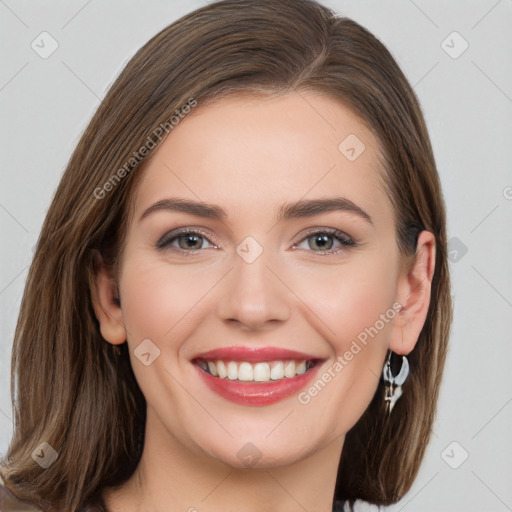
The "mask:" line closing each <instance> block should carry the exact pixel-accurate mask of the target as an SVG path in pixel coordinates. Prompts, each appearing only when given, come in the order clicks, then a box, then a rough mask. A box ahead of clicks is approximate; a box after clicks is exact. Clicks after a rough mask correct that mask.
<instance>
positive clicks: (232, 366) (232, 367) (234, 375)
mask: <svg viewBox="0 0 512 512" xmlns="http://www.w3.org/2000/svg"><path fill="white" fill-rule="evenodd" d="M228 379H229V380H236V379H238V365H237V364H236V363H235V362H233V361H230V362H229V363H228Z"/></svg>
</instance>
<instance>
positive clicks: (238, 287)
mask: <svg viewBox="0 0 512 512" xmlns="http://www.w3.org/2000/svg"><path fill="white" fill-rule="evenodd" d="M272 260H273V258H272V251H271V249H270V248H269V249H265V248H264V247H263V246H262V245H261V244H259V243H258V242H257V241H256V239H255V238H253V237H247V238H246V239H244V240H243V241H242V242H241V243H240V244H239V245H238V246H237V248H236V254H235V255H234V258H233V270H232V271H231V272H230V273H229V275H228V284H227V286H226V288H225V290H224V293H223V296H222V299H221V301H220V303H219V308H218V311H219V315H220V317H221V318H222V319H223V320H227V321H231V322H238V323H240V324H242V325H244V326H245V327H247V328H251V329H255V328H258V327H262V326H264V325H266V324H267V323H269V322H271V321H276V320H280V321H283V320H286V319H287V318H288V316H289V304H288V301H287V297H286V289H285V287H284V286H283V285H282V283H280V282H279V280H278V279H276V277H275V276H274V273H273V272H271V271H270V270H269V268H268V267H270V268H272V266H273V265H272ZM274 266H275V265H274ZM274 272H275V270H274Z"/></svg>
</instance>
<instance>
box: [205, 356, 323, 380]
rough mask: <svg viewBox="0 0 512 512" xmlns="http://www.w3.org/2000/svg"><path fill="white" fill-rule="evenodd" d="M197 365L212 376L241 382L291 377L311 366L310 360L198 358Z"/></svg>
mask: <svg viewBox="0 0 512 512" xmlns="http://www.w3.org/2000/svg"><path fill="white" fill-rule="evenodd" d="M198 365H199V366H200V367H201V368H202V369H203V370H205V371H207V372H208V373H210V374H211V375H213V376H214V377H219V378H221V379H225V378H226V377H227V378H228V379H229V380H239V381H242V382H269V381H271V380H274V381H275V380H281V379H283V378H287V379H291V378H293V377H295V376H297V375H302V374H303V373H305V372H306V371H307V370H308V369H309V368H311V366H313V364H312V362H311V361H304V360H303V361H273V362H260V363H254V364H251V363H248V362H246V361H242V362H240V363H237V362H235V361H229V362H227V363H226V362H224V361H205V360H199V361H198Z"/></svg>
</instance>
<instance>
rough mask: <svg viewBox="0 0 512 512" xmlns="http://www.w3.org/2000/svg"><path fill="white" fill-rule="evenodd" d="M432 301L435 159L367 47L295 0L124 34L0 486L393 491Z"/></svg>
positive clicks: (251, 499)
mask: <svg viewBox="0 0 512 512" xmlns="http://www.w3.org/2000/svg"><path fill="white" fill-rule="evenodd" d="M184 105H193V106H194V109H193V110H192V109H191V108H188V109H184V107H183V106H184ZM176 112H180V113H182V114H183V115H180V120H179V125H178V123H171V126H172V130H171V129H168V130H164V128H163V127H165V126H167V127H169V126H170V125H169V119H172V118H173V116H176ZM143 149H144V151H143ZM134 155H139V156H140V155H142V156H141V157H140V158H138V157H137V158H136V157H134ZM113 176H115V180H114V181H112V177H113ZM106 183H110V184H112V187H108V189H107V187H105V186H104V184H106ZM98 190H100V191H101V192H100V193H99V192H98ZM451 314H452V311H451V299H450V284H449V275H448V267H447V255H446V233H445V210H444V204H443V200H442V193H441V189H440V184H439V178H438V175H437V171H436V167H435V161H434V157H433V154H432V150H431V146H430V142H429V137H428V133H427V130H426V128H425V123H424V121H423V118H422V114H421V110H420V107H419V105H418V102H417V99H416V97H415V95H414V93H413V91H412V89H411V87H410V86H409V84H408V83H407V81H406V79H405V78H404V76H403V74H402V72H401V71H400V69H399V68H398V66H397V64H396V63H395V61H394V60H393V58H392V57H391V55H390V54H389V52H388V51H387V50H386V49H385V48H384V46H383V45H382V44H381V43H380V42H379V41H378V40H377V39H376V38H375V37H374V36H372V35H371V34H370V33H369V32H368V31H366V30H365V29H364V28H363V27H361V26H360V25H358V24H357V23H355V22H354V21H352V20H349V19H347V18H341V17H338V16H336V15H335V14H334V13H332V12H331V11H330V10H328V9H327V8H324V7H323V6H321V5H320V4H318V3H316V2H313V1H310V0H283V1H280V2H275V1H273V0H250V1H249V0H224V1H220V2H216V3H213V4H211V5H209V6H207V7H205V8H203V9H200V10H198V11H195V12H193V13H191V14H189V15H188V16H185V17H184V18H182V19H180V20H178V21H177V22H176V23H174V24H173V25H171V26H169V27H167V28H166V29H164V30H163V31H162V32H160V33H159V34H157V35H156V36H155V37H154V38H153V39H151V40H150V41H149V42H148V43H147V44H146V45H145V46H144V47H143V48H142V49H141V50H139V52H138V53H137V54H136V55H135V57H133V59H132V60H131V61H130V62H129V63H128V65H127V66H126V68H125V69H124V70H123V72H122V73H121V75H120V76H119V78H118V79H117V80H116V82H115V83H114V85H113V86H112V88H111V90H110V91H109V93H108V94H107V96H106V98H105V100H104V101H103V103H102V104H101V106H100V107H99V109H98V111H97V113H96V115H95V116H94V117H93V119H92V121H91V123H90V125H89V126H88V128H87V130H86V132H85V133H84V135H83V137H82V140H81V141H80V142H79V144H78V146H77V148H76V150H75V152H74V154H73V157H72V158H71V161H70V163H69V165H68V168H67V169H66V172H65V174H64V176H63V178H62V180H61V183H60V185H59V187H58V190H57V192H56V195H55V198H54V200H53V202H52V205H51V207H50V209H49V212H48V215H47V218H46V220H45V223H44V226H43V229H42V233H41V237H40V239H39V242H38V245H37V249H36V253H35V257H34V261H33V264H32V267H31V269H30V273H29V276H28V280H27V283H26V289H25V294H24V297H23V302H22V306H21V311H20V316H19V320H18V326H17V330H16V335H15V340H14V350H13V369H12V376H13V390H14V397H13V399H14V402H13V403H14V404H15V410H14V414H15V424H16V426H15V432H14V437H13V440H12V442H11V445H10V447H9V451H8V453H7V455H6V457H5V458H4V460H3V461H2V464H1V466H0V467H1V475H2V477H3V480H4V482H5V486H6V487H7V488H8V489H9V490H10V492H11V493H13V495H16V496H17V497H18V498H20V499H24V500H30V501H31V502H32V503H33V504H34V506H38V507H40V508H42V509H43V510H47V511H51V512H53V511H60V512H63V511H65V512H75V511H103V512H105V511H111V512H117V511H123V512H135V511H140V510H151V511H152V512H161V511H164V510H165V511H166V512H168V511H171V512H176V511H189V512H192V511H196V510H199V511H200V510H208V511H209V512H216V511H221V510H227V509H230V510H239V511H241V512H252V511H261V510H272V511H273V512H285V511H286V512H290V511H295V510H314V511H318V512H327V511H332V510H349V509H350V510H357V507H358V504H360V503H361V501H365V502H367V503H370V504H375V505H385V504H390V503H394V502H397V501H398V500H400V498H402V496H404V494H405V493H406V492H407V491H408V490H409V488H410V487H411V485H412V483H413V481H414V478H415V476H416V474H417V472H418V469H419V467H420V464H421V460H422V457H423V454H424V452H425V448H426V446H427V444H428V441H429V436H430V431H431V426H432V423H433V420H434V415H435V407H436V400H437V396H438V392H439V385H440V381H441V375H442V370H443V366H444V361H445V355H446V347H447V342H448V334H449V329H450V324H451ZM14 384H16V386H14ZM5 509H6V510H10V509H11V508H8V507H7V508H5ZM1 510H2V512H3V511H4V508H2V509H1Z"/></svg>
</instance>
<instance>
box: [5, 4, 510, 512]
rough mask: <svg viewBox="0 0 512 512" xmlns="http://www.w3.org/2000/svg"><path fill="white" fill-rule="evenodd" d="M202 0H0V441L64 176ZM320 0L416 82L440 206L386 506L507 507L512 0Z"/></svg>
mask: <svg viewBox="0 0 512 512" xmlns="http://www.w3.org/2000/svg"><path fill="white" fill-rule="evenodd" d="M204 3H205V2H204V0H189V1H175V0H173V1H171V0H167V1H165V2H164V1H150V2H142V1H131V2H126V3H125V2H121V1H112V0H109V1H102V2H100V1H99V0H89V1H81V2H69V1H67V2H64V1H60V2H57V1H46V2H44V3H43V2H33V1H31V2H29V1H15V0H0V33H1V42H2V45H1V55H2V59H1V63H2V65H1V68H0V104H1V112H2V116H1V124H0V126H1V130H2V137H1V141H2V145H1V150H2V164H1V188H0V227H1V240H2V250H1V270H0V315H1V316H0V318H1V339H0V452H2V453H4V452H5V450H6V448H7V444H8V441H9V438H10V436H11V432H12V421H11V407H10V399H9V363H10V349H11V345H12V338H13V334H14V329H15V324H16V318H17V314H18V309H19V305H20V301H21V296H22V291H23V286H24V282H25V278H26V276H27V270H28V267H29V265H30V262H31V258H32V248H33V246H34V244H35V242H36V239H37V236H38V233H39V231H40V228H41V224H42V222H43V218H44V216H45V213H46V211H47V208H48V206H49V203H50V201H51V198H52V195H53V192H54V190H55V188H56V186H57V183H58V181H59V178H60V175H61V173H62V172H63V170H64V168H65V166H66V163H67V161H68V159H69V157H70V155H71V152H72V150H73V148H74V146H75V145H76V143H77V142H78V139H79V136H80V135H81V133H82V132H83V130H84V128H85V126H86V125H87V123H88V122H89V120H90V118H91V116H92V114H93V112H94V111H95V109H96V108H97V106H98V104H99V101H100V99H101V98H102V97H103V96H104V94H105V92H106V90H107V88H108V87H109V86H110V84H111V83H112V81H113V80H114V78H115V77H116V76H117V74H118V73H119V71H120V70H121V68H122V67H123V65H124V64H125V62H126V61H127V59H128V58H130V57H131V56H132V55H133V54H134V52H135V51H136V50H137V49H138V48H139V47H140V46H141V45H142V44H144V43H145V42H146V41H147V40H148V39H149V38H150V37H151V36H153V35H154V34H155V33H156V32H158V31H159V30H160V29H162V28H163V27H165V26H166V25H168V24H170V23H171V22H172V21H174V20H175V19H177V18H178V17H180V16H182V15H183V14H185V13H187V12H190V11H192V10H194V9H195V8H198V7H201V6H203V5H204ZM324 3H325V4H326V5H329V6H330V7H332V8H334V9H335V10H336V11H338V12H341V13H343V14H345V15H347V16H349V17H352V18H354V19H355V20H356V21H358V22H359V23H361V24H363V25H364V26H366V27H367V28H368V29H370V31H372V32H373V33H374V34H375V35H377V36H378V37H379V38H380V39H381V40H382V41H383V42H384V43H385V44H386V45H387V46H388V48H389V49H390V50H391V51H392V53H393V54H394V56H395V58H396V59H397V61H398V63H399V64H400V65H401V67H402V68H403V70H404V72H405V74H406V75H407V77H408V79H409V80H410V82H411V84H413V86H414V88H415V90H416V92H417V94H418V95H419V98H420V101H421V103H422V106H423V109H424V112H425V117H426V120H427V124H428V127H429V130H430V134H431V139H432V143H433V146H434V151H435V154H436V159H437V163H438V168H439V172H440V175H441V179H442V183H443V187H444V194H445V198H446V203H447V207H448V217H449V225H448V229H449V236H450V238H451V239H452V241H451V249H452V252H451V258H452V260H453V261H452V262H451V270H452V278H453V294H454V299H455V321H454V324H453V330H452V337H451V346H450V352H449V356H448V361H447V367H446V373H445V377H444V381H443V388H442V393H441V398H440V404H439V409H438V417H437V422H436V424H435V426H434V433H433V437H432V442H431V443H430V445H429V448H428V452H427V454H426V457H425V460H424V463H423V465H422V468H421V471H420V474H419V476H418V478H417V480H416V482H415V485H414V487H413V488H412V490H411V491H410V492H409V493H408V495H407V496H406V497H405V498H404V499H403V500H402V501H401V502H400V503H399V504H397V505H395V506H393V507H390V508H389V510H392V511H400V510H404V511H405V512H412V511H418V512H419V511H436V512H438V511H443V510H444V511H450V512H454V511H461V512H462V511H464V512H470V511H478V512H481V511H496V512H497V511H506V510H512V486H511V485H510V484H511V480H512V479H511V476H512V437H511V435H510V434H511V424H512V403H511V402H512V371H511V370H512V364H511V360H512V359H511V355H512V338H511V334H510V333H511V331H512V271H511V261H512V257H511V256H512V236H511V226H512V172H511V162H512V142H511V136H512V58H511V57H512V52H511V50H512V0H499V1H496V0H491V1H484V0H482V1H449V2H447V1H441V0H438V1H428V0H414V1H412V0H393V1H390V0H387V1H382V0H380V1H377V0H373V1H363V0H352V1H340V0H329V1H326V2H324ZM43 31H47V32H49V33H50V34H51V36H52V37H53V38H54V39H55V40H56V41H57V42H58V44H59V47H58V49H57V50H56V51H55V53H54V54H53V55H51V56H50V57H49V58H47V59H42V58H41V57H40V56H39V55H38V54H37V53H36V52H35V51H34V50H33V49H32V48H31V42H32V41H33V40H35V39H36V38H37V37H38V36H39V34H40V33H41V32H43ZM454 31H457V32H458V33H459V34H460V35H461V36H462V38H464V40H465V41H467V43H468V44H469V48H468V49H467V50H466V51H465V52H464V53H462V54H461V55H460V56H459V57H458V58H452V57H451V56H450V55H448V53H447V52H446V51H445V49H447V50H448V51H450V52H451V53H452V54H456V53H458V52H459V51H460V50H461V49H462V48H463V46H462V45H463V44H464V42H463V41H462V40H461V39H458V38H457V36H450V37H448V39H446V38H447V36H449V35H450V34H452V32H454ZM443 41H445V43H444V44H443V46H444V48H445V49H443V46H442V42H443ZM450 47H451V48H450ZM454 237H456V238H457V239H458V241H453V238H454ZM464 247H466V248H467V253H465V254H464V250H465V249H464ZM453 442H456V443H457V444H454V445H451V443H453ZM466 452H467V453H468V454H469V457H468V458H467V460H465V461H464V462H463V463H462V464H461V461H462V460H463V458H464V456H465V453H466ZM459 464H460V466H459V467H458V468H457V469H453V468H452V467H451V466H458V465H459ZM450 465H451V466H450Z"/></svg>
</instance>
